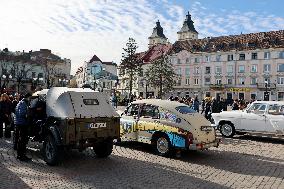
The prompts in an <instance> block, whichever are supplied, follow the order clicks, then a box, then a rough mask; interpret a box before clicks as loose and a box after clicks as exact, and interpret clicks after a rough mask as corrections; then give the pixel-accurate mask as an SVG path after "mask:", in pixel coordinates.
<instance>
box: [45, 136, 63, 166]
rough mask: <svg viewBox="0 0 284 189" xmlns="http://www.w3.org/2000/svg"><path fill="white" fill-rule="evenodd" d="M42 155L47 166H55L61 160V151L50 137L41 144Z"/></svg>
mask: <svg viewBox="0 0 284 189" xmlns="http://www.w3.org/2000/svg"><path fill="white" fill-rule="evenodd" d="M43 155H44V161H45V162H46V163H47V164H48V165H57V164H58V163H59V162H60V160H61V151H60V149H59V146H58V145H57V144H56V142H55V140H54V137H53V136H51V135H48V136H47V137H46V138H45V140H44V142H43Z"/></svg>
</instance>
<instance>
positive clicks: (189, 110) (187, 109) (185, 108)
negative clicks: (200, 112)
mask: <svg viewBox="0 0 284 189" xmlns="http://www.w3.org/2000/svg"><path fill="white" fill-rule="evenodd" d="M176 110H177V111H178V112H180V113H182V114H191V113H196V111H195V110H194V109H192V108H190V107H189V106H177V107H176Z"/></svg>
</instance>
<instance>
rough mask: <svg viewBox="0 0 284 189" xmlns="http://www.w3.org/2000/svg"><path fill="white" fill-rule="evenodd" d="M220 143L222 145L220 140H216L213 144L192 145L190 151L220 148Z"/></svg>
mask: <svg viewBox="0 0 284 189" xmlns="http://www.w3.org/2000/svg"><path fill="white" fill-rule="evenodd" d="M219 143H220V140H219V139H216V140H215V141H214V142H211V143H199V144H190V145H189V147H188V149H189V150H204V149H208V148H210V147H218V146H219Z"/></svg>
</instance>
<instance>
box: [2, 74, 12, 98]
mask: <svg viewBox="0 0 284 189" xmlns="http://www.w3.org/2000/svg"><path fill="white" fill-rule="evenodd" d="M2 78H3V81H4V83H3V85H2V87H1V93H2V92H3V90H4V88H5V87H6V85H7V86H8V84H9V79H10V80H11V79H12V78H13V77H12V75H10V74H4V75H2Z"/></svg>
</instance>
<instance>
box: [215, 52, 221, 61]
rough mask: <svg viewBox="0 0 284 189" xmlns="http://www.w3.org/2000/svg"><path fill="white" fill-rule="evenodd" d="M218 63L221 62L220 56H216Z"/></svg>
mask: <svg viewBox="0 0 284 189" xmlns="http://www.w3.org/2000/svg"><path fill="white" fill-rule="evenodd" d="M216 61H217V62H220V61H221V55H220V54H219V55H216Z"/></svg>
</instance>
